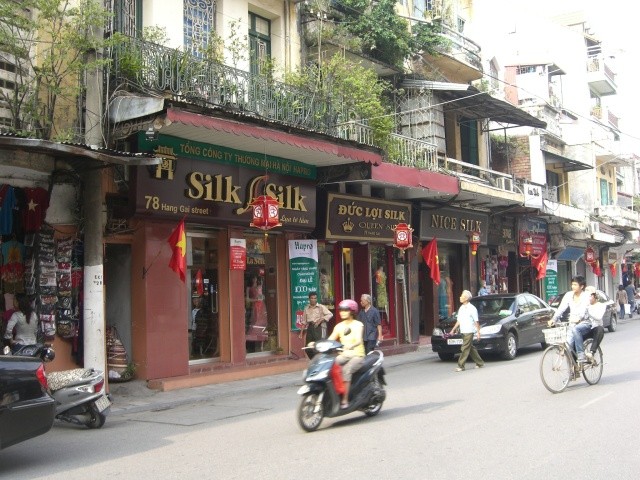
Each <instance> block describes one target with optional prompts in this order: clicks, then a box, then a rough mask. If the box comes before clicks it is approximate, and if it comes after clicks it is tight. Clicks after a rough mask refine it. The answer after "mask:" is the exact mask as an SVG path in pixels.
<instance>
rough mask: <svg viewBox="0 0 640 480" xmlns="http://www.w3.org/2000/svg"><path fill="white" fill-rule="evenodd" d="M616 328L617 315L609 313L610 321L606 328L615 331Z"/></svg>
mask: <svg viewBox="0 0 640 480" xmlns="http://www.w3.org/2000/svg"><path fill="white" fill-rule="evenodd" d="M617 329H618V317H617V316H616V315H611V323H610V324H609V326H608V327H607V330H609V331H610V332H615V331H616V330H617Z"/></svg>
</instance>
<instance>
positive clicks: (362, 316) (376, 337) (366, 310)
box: [358, 293, 382, 354]
mask: <svg viewBox="0 0 640 480" xmlns="http://www.w3.org/2000/svg"><path fill="white" fill-rule="evenodd" d="M372 302H373V299H372V298H371V295H369V294H368V293H363V294H362V296H361V297H360V306H361V307H362V310H360V313H358V320H360V321H361V322H362V323H363V324H364V350H365V354H367V353H369V352H371V351H373V350H374V349H375V348H376V346H377V345H378V344H379V343H380V342H381V341H382V324H381V323H382V319H381V317H380V310H378V309H377V308H376V307H374V306H373V305H372Z"/></svg>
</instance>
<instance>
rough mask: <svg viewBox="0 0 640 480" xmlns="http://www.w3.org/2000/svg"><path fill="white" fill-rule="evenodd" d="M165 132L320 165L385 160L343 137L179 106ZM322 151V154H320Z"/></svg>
mask: <svg viewBox="0 0 640 480" xmlns="http://www.w3.org/2000/svg"><path fill="white" fill-rule="evenodd" d="M160 133H162V134H163V135H172V136H175V137H179V138H186V139H188V140H193V141H197V142H203V143H210V144H214V145H222V146H226V147H229V148H235V149H237V150H244V151H249V152H260V153H267V154H269V155H276V156H280V157H283V158H291V159H295V160H298V161H301V162H304V163H311V164H314V165H316V166H318V167H322V166H327V165H343V164H345V163H348V162H349V161H351V162H354V161H357V162H367V163H372V164H374V165H377V164H379V163H382V155H381V154H380V153H377V152H375V151H373V149H371V150H367V149H366V148H362V147H360V148H357V147H353V146H351V145H350V144H348V143H347V142H346V141H342V142H341V141H340V140H339V139H332V140H324V139H322V138H318V137H317V136H316V137H314V136H312V133H311V132H308V133H307V134H306V135H304V134H302V133H300V134H294V133H288V132H284V131H282V130H277V129H275V128H265V127H262V126H258V125H254V124H249V123H246V122H236V121H233V120H227V119H221V118H215V117H208V116H205V115H200V114H197V113H192V112H187V111H185V110H182V109H179V108H168V109H167V114H166V117H165V119H164V125H163V126H161V127H160ZM319 154H320V155H319Z"/></svg>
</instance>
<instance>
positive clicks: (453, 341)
mask: <svg viewBox="0 0 640 480" xmlns="http://www.w3.org/2000/svg"><path fill="white" fill-rule="evenodd" d="M447 345H462V339H461V338H450V339H448V340H447Z"/></svg>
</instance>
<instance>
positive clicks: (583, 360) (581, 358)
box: [578, 353, 587, 363]
mask: <svg viewBox="0 0 640 480" xmlns="http://www.w3.org/2000/svg"><path fill="white" fill-rule="evenodd" d="M586 362H587V358H586V357H585V354H584V353H581V354H580V355H578V363H586Z"/></svg>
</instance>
